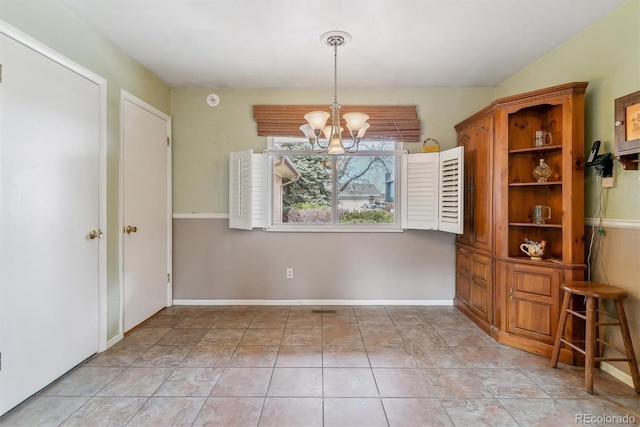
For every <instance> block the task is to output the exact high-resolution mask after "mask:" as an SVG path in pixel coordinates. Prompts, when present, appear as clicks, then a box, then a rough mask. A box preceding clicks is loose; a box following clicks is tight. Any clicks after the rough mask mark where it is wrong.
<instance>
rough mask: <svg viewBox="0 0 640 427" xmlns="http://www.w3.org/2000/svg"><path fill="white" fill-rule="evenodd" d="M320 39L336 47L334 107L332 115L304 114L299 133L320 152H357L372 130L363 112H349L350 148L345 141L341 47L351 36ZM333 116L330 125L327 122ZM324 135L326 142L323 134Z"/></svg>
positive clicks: (341, 34)
mask: <svg viewBox="0 0 640 427" xmlns="http://www.w3.org/2000/svg"><path fill="white" fill-rule="evenodd" d="M320 40H321V41H322V42H323V43H324V44H326V45H328V46H333V58H334V60H333V104H331V114H329V113H327V112H326V111H312V112H310V113H307V114H305V115H304V118H305V120H306V121H307V123H306V124H304V125H302V126H300V130H301V131H302V132H303V133H304V135H305V136H306V137H307V138H308V139H309V142H311V148H312V150H313V151H315V152H318V153H327V154H344V153H345V152H349V153H355V152H356V151H358V144H359V143H360V140H361V139H362V137H363V136H364V134H365V132H366V131H367V128H369V123H367V120H369V116H367V115H366V114H363V113H346V114H345V115H344V116H343V118H344V120H345V122H346V125H347V129H349V134H350V135H351V138H352V140H351V143H350V144H349V145H348V146H345V144H344V143H343V142H342V131H343V128H342V127H341V126H340V104H338V46H343V45H345V44H347V43H348V42H349V41H350V40H351V35H350V34H349V33H345V32H344V31H330V32H328V33H324V34H323V35H322V36H320ZM329 117H331V125H327V120H328V119H329ZM321 134H324V137H325V139H324V141H323V140H321V139H320V135H321Z"/></svg>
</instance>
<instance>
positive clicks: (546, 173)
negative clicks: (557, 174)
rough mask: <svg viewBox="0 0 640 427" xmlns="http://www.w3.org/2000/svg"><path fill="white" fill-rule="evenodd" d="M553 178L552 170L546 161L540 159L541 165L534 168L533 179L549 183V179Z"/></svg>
mask: <svg viewBox="0 0 640 427" xmlns="http://www.w3.org/2000/svg"><path fill="white" fill-rule="evenodd" d="M550 176H551V168H550V167H549V165H548V164H546V163H545V161H544V159H540V164H539V165H538V166H536V167H535V168H533V177H534V178H535V179H536V180H537V181H538V182H547V178H549V177H550Z"/></svg>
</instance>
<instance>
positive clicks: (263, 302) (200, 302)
mask: <svg viewBox="0 0 640 427" xmlns="http://www.w3.org/2000/svg"><path fill="white" fill-rule="evenodd" d="M173 305H453V300H450V299H446V300H424V299H420V300H413V299H411V300H397V299H391V300H344V299H340V300H333V299H332V300H327V299H305V300H299V299H298V300H290V299H285V300H271V299H269V300H263V299H262V300H257V299H174V300H173Z"/></svg>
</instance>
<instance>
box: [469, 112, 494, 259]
mask: <svg viewBox="0 0 640 427" xmlns="http://www.w3.org/2000/svg"><path fill="white" fill-rule="evenodd" d="M471 141H472V150H473V151H474V156H473V157H474V167H473V169H474V175H473V183H472V190H473V192H472V194H473V237H472V238H473V242H472V245H473V246H475V247H476V248H478V249H482V250H485V251H487V252H490V251H491V250H492V247H493V245H492V241H493V240H492V235H491V231H492V224H493V218H492V214H491V213H492V210H491V206H492V191H491V188H492V185H493V174H492V170H493V118H492V117H489V118H487V119H485V120H483V121H481V122H479V123H477V124H476V125H475V126H474V129H473V137H472V139H471ZM465 154H466V153H465Z"/></svg>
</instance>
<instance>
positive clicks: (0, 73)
mask: <svg viewBox="0 0 640 427" xmlns="http://www.w3.org/2000/svg"><path fill="white" fill-rule="evenodd" d="M0 83H2V64H0Z"/></svg>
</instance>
